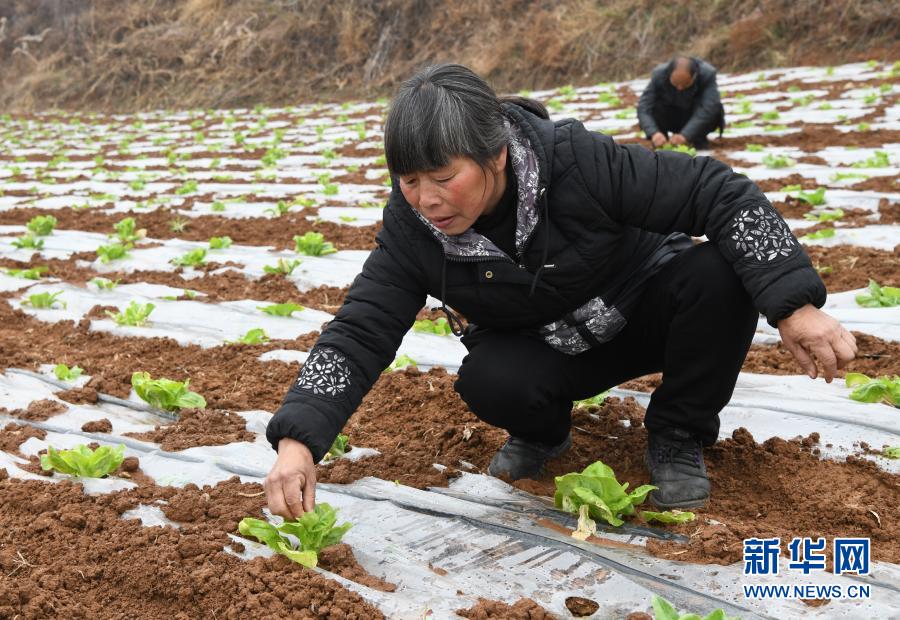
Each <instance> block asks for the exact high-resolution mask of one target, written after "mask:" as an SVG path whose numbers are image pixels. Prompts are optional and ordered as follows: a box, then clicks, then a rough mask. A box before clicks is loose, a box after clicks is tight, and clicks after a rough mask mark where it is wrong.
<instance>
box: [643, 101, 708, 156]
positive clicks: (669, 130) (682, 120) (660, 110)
mask: <svg viewBox="0 0 900 620" xmlns="http://www.w3.org/2000/svg"><path fill="white" fill-rule="evenodd" d="M719 107H720V110H719V114H718V116H717V117H716V118H714V119H712V120H711V121H709V123H707V126H706V127H701V128H700V132H699V137H698V138H696V139H695V140H694V141H693V142H692V143H691V144H693V146H695V147H698V148H705V147H706V146H708V145H709V140H708V139H707V138H706V136H707V134H709V133H710V132H713V131H715V130H716V129H719V128H720V127H721V128H723V129H724V127H725V108H724V107H722V106H721V105H720V106H719ZM692 115H693V110H684V109H680V108H676V107H673V106H666V105H661V104H657V105H655V106H653V120H655V121H656V124H657V126H658V127H659V130H660V131H661V132H663V133H664V134H666V138H668V137H669V136H670V135H671V134H673V133H679V132H681V130H682V129H683V128H684V126H685V125H687V123H688V121H689V120H691V116H692Z"/></svg>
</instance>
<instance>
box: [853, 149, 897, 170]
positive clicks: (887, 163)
mask: <svg viewBox="0 0 900 620" xmlns="http://www.w3.org/2000/svg"><path fill="white" fill-rule="evenodd" d="M852 167H853V168H890V167H891V159H890V157H889V156H888V153H887V151H875V154H874V155H872V156H871V157H869V158H868V159H865V160H863V161H858V162H855V163H853V164H852Z"/></svg>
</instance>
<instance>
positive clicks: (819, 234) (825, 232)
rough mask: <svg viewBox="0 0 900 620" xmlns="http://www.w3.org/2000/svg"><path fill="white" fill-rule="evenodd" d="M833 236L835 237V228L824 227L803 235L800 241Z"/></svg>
mask: <svg viewBox="0 0 900 620" xmlns="http://www.w3.org/2000/svg"><path fill="white" fill-rule="evenodd" d="M831 237H834V228H823V229H822V230H817V231H816V232H811V233H809V234H808V235H803V236H802V237H800V241H814V240H815V239H829V238H831Z"/></svg>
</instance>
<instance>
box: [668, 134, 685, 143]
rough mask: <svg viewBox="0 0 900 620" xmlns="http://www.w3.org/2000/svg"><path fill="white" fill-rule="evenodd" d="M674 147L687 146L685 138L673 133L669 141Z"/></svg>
mask: <svg viewBox="0 0 900 620" xmlns="http://www.w3.org/2000/svg"><path fill="white" fill-rule="evenodd" d="M669 141H670V142H671V143H672V144H674V145H675V146H681V145H682V144H687V138H685V137H684V136H682V135H681V134H680V133H673V134H672V138H671V139H670V140H669Z"/></svg>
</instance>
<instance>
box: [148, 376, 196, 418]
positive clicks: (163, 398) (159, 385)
mask: <svg viewBox="0 0 900 620" xmlns="http://www.w3.org/2000/svg"><path fill="white" fill-rule="evenodd" d="M190 383H191V380H190V379H185V380H184V381H183V382H182V381H173V380H172V379H164V378H160V379H151V378H150V373H149V372H135V373H133V374H132V375H131V387H133V388H134V391H135V392H136V393H137V395H138V396H139V397H140V398H141V399H142V400H143V401H144V402H146V403H148V404H149V405H151V406H153V407H156V408H157V409H163V410H165V411H176V410H178V409H185V408H188V407H189V408H194V409H202V408H203V407H206V399H205V398H203V397H202V396H200V394H198V393H197V392H192V391H190V390H189V389H188V387H189V386H190Z"/></svg>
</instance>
